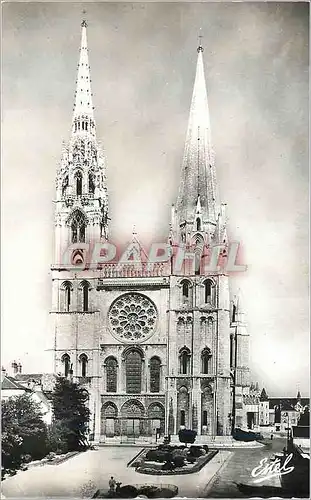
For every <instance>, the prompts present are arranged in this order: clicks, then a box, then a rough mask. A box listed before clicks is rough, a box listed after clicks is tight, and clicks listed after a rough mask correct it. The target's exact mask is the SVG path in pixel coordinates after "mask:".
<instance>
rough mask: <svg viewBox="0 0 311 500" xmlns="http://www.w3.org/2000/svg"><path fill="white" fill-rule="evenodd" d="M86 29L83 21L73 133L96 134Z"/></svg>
mask: <svg viewBox="0 0 311 500" xmlns="http://www.w3.org/2000/svg"><path fill="white" fill-rule="evenodd" d="M86 27H87V23H86V21H82V23H81V46H80V56H79V64H78V76H77V81H76V92H75V103H74V109H73V132H74V133H80V134H81V133H83V132H91V133H93V134H95V120H94V111H93V110H94V108H93V96H92V90H91V75H90V65H89V56H88V48H87V36H86ZM89 127H90V129H89Z"/></svg>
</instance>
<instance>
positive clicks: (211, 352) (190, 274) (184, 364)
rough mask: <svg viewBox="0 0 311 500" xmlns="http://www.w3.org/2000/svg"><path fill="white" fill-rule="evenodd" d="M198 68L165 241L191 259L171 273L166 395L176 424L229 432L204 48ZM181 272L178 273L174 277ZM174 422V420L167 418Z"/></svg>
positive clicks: (222, 236)
mask: <svg viewBox="0 0 311 500" xmlns="http://www.w3.org/2000/svg"><path fill="white" fill-rule="evenodd" d="M197 51H198V57H197V67H196V76H195V82H194V89H193V95H192V102H191V107H190V115H189V121H188V130H187V135H186V143H185V149H184V156H183V162H182V170H181V181H180V188H179V194H178V198H177V202H176V205H175V206H173V208H172V223H171V235H170V241H171V244H172V246H173V248H174V253H175V247H177V248H180V247H181V246H183V247H184V248H185V253H186V254H188V253H191V254H192V257H191V258H189V261H188V262H186V261H185V264H184V266H183V268H182V269H181V270H180V272H179V273H178V272H177V271H175V272H174V274H175V275H173V276H171V295H170V297H171V300H170V344H169V351H170V352H169V357H168V359H169V367H168V371H169V373H168V376H169V399H170V404H171V412H172V413H175V414H176V416H177V421H176V422H175V423H174V425H175V429H174V433H176V432H178V429H179V427H180V425H185V426H186V427H190V428H193V429H196V430H197V431H198V433H199V434H207V435H228V434H230V432H231V428H230V426H231V420H230V419H231V413H232V411H231V406H232V400H231V395H230V394H231V389H230V386H231V372H230V368H231V367H230V312H229V311H230V295H229V280H228V276H227V275H226V273H225V272H218V271H215V270H214V271H212V272H206V266H205V262H206V257H207V254H208V253H209V252H210V251H211V250H212V248H213V247H214V246H216V245H222V244H223V245H224V246H225V245H226V244H227V234H226V215H225V205H220V203H219V195H218V188H217V182H216V172H215V159H214V152H213V149H212V142H211V127H210V116H209V108H208V100H207V91H206V84H205V77H204V65H203V48H202V46H201V45H200V46H199V47H198V49H197ZM178 274H179V276H178ZM171 421H172V422H173V419H171Z"/></svg>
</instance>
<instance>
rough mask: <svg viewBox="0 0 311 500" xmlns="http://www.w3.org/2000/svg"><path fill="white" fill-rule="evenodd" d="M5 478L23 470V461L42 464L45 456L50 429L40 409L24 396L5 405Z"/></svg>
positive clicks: (9, 400) (3, 452)
mask: <svg viewBox="0 0 311 500" xmlns="http://www.w3.org/2000/svg"><path fill="white" fill-rule="evenodd" d="M1 423H2V436H1V437H2V467H3V474H5V473H6V472H8V473H10V474H12V472H13V471H16V470H18V469H20V467H21V465H22V464H23V463H24V459H25V457H27V456H30V457H31V459H30V460H29V458H27V459H28V460H29V461H31V460H39V459H41V458H43V457H44V456H45V455H46V453H47V450H46V440H47V428H46V425H45V423H44V422H43V420H42V412H41V408H40V405H39V404H38V403H35V402H34V401H33V399H32V398H31V396H29V395H28V394H23V395H21V396H16V397H12V398H9V399H8V400H7V401H3V402H2V412H1Z"/></svg>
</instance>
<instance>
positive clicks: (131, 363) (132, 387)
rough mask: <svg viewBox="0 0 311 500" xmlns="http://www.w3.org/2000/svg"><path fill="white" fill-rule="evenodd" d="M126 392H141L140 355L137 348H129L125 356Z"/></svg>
mask: <svg viewBox="0 0 311 500" xmlns="http://www.w3.org/2000/svg"><path fill="white" fill-rule="evenodd" d="M125 372H126V392H127V393H129V394H140V393H141V377H142V357H141V354H140V352H138V351H137V350H134V349H133V350H131V351H129V352H128V353H127V355H126V358H125Z"/></svg>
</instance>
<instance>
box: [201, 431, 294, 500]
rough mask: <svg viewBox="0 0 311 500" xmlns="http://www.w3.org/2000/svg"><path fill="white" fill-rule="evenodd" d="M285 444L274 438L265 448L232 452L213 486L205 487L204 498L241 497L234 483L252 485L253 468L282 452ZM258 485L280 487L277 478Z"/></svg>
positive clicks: (283, 440)
mask: <svg viewBox="0 0 311 500" xmlns="http://www.w3.org/2000/svg"><path fill="white" fill-rule="evenodd" d="M285 443H286V439H280V438H276V439H273V440H272V441H270V442H268V444H267V446H265V447H263V448H258V449H255V450H236V451H234V452H233V453H232V456H231V457H230V460H229V461H228V462H227V463H226V466H225V467H224V468H223V469H222V470H221V471H220V474H219V475H218V474H216V476H215V478H214V480H213V485H210V487H207V489H206V491H205V495H204V496H205V497H211V498H235V497H243V495H242V493H240V491H239V490H238V488H237V486H236V484H235V483H244V484H252V483H253V478H252V476H251V472H252V470H253V468H254V467H256V466H258V465H259V461H260V460H261V459H262V458H265V457H270V456H272V455H274V453H276V452H280V451H282V449H283V448H284V446H285ZM260 485H262V486H263V485H267V486H280V481H279V478H273V479H272V478H271V479H269V480H266V481H263V482H262V483H260ZM258 486H259V485H258Z"/></svg>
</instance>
